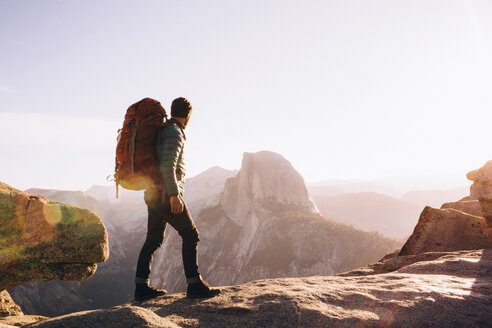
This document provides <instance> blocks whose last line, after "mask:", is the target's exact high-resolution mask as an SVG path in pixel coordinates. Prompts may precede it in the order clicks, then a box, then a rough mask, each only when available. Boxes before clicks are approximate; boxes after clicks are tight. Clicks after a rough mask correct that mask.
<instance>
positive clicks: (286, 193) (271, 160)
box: [222, 151, 319, 219]
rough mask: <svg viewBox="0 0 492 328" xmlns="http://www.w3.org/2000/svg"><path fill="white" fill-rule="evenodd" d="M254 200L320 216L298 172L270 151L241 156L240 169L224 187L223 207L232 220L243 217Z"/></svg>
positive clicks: (252, 205) (286, 161)
mask: <svg viewBox="0 0 492 328" xmlns="http://www.w3.org/2000/svg"><path fill="white" fill-rule="evenodd" d="M257 201H264V202H265V201H266V202H270V203H281V204H285V205H289V206H295V207H298V208H302V209H303V210H307V211H308V212H312V213H319V211H318V209H317V208H316V205H315V204H314V201H313V199H312V197H311V195H310V194H309V191H308V189H307V187H306V184H305V182H304V179H303V178H302V176H301V175H300V174H299V172H297V171H296V170H295V169H294V167H293V166H292V164H291V163H290V162H289V161H288V160H286V159H285V158H284V157H283V156H282V155H280V154H277V153H274V152H271V151H260V152H257V153H244V154H243V161H242V164H241V169H240V170H239V172H238V173H237V175H236V176H235V177H234V178H231V179H229V180H227V182H226V185H225V188H224V192H223V198H222V205H223V207H224V209H226V211H227V213H228V214H229V215H230V216H231V217H235V218H237V219H240V218H242V217H244V216H245V215H247V213H248V212H249V211H250V210H251V208H254V203H255V202H257Z"/></svg>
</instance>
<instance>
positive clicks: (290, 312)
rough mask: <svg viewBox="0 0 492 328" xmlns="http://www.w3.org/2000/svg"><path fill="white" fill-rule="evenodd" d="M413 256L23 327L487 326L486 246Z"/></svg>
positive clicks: (489, 254) (490, 274)
mask: <svg viewBox="0 0 492 328" xmlns="http://www.w3.org/2000/svg"><path fill="white" fill-rule="evenodd" d="M414 259H415V258H414ZM417 260H418V261H417V262H416V263H413V264H409V265H406V263H400V265H401V266H402V267H401V268H399V269H398V270H396V271H395V272H392V273H385V274H373V273H374V272H375V271H374V270H373V271H371V270H367V271H361V272H358V273H354V272H352V273H349V274H342V275H340V276H332V277H319V276H318V277H308V278H292V279H289V278H284V279H268V280H258V281H253V282H250V283H246V284H243V285H238V286H231V287H225V288H224V289H223V293H222V295H220V296H218V297H215V298H213V299H208V300H190V299H187V298H185V297H184V294H182V293H181V294H173V295H169V296H163V297H160V298H157V299H154V300H150V301H147V302H141V303H131V304H125V305H121V306H117V307H113V308H110V309H105V310H95V311H85V312H78V313H73V314H69V315H66V316H62V317H57V318H53V319H49V320H45V321H40V322H38V323H34V324H31V325H28V326H27V327H43V328H48V327H490V325H491V324H492V313H491V310H492V250H489V249H487V250H474V251H458V252H443V253H425V254H420V255H419V257H418V259H417ZM385 261H388V260H385ZM380 263H381V264H383V262H380ZM393 264H394V263H393ZM354 274H358V275H354Z"/></svg>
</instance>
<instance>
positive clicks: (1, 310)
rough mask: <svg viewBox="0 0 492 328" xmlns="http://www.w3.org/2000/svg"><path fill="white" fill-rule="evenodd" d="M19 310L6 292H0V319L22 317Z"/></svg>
mask: <svg viewBox="0 0 492 328" xmlns="http://www.w3.org/2000/svg"><path fill="white" fill-rule="evenodd" d="M22 314H24V313H22V310H21V308H20V307H19V306H18V305H17V304H15V302H14V301H13V300H12V298H11V297H10V295H9V293H8V292H7V291H6V290H2V291H0V317H6V316H11V315H22Z"/></svg>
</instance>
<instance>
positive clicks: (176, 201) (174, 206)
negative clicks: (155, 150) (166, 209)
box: [169, 196, 184, 214]
mask: <svg viewBox="0 0 492 328" xmlns="http://www.w3.org/2000/svg"><path fill="white" fill-rule="evenodd" d="M169 202H170V203H171V213H174V214H179V213H181V212H183V207H184V206H183V201H182V200H181V198H180V197H179V196H171V197H170V198H169Z"/></svg>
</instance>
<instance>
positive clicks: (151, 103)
mask: <svg viewBox="0 0 492 328" xmlns="http://www.w3.org/2000/svg"><path fill="white" fill-rule="evenodd" d="M165 119H167V114H166V110H165V109H164V108H163V107H162V105H161V104H160V103H159V102H158V101H157V100H154V99H151V98H145V99H142V100H140V101H139V102H137V103H135V104H133V105H131V106H130V107H129V108H128V110H127V111H126V115H125V120H124V122H123V127H122V128H121V129H119V130H118V138H117V141H118V142H117V145H116V165H115V174H114V180H115V181H116V197H118V185H121V186H122V187H123V188H125V189H129V190H144V189H150V188H153V187H155V186H156V185H158V184H159V181H160V179H159V165H158V162H157V158H156V154H155V150H156V144H157V143H158V142H159V137H160V132H161V130H162V127H163V126H164V120H165Z"/></svg>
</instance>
